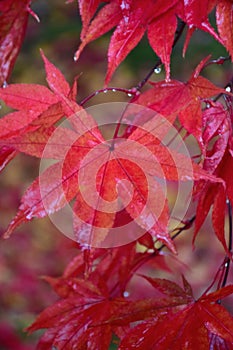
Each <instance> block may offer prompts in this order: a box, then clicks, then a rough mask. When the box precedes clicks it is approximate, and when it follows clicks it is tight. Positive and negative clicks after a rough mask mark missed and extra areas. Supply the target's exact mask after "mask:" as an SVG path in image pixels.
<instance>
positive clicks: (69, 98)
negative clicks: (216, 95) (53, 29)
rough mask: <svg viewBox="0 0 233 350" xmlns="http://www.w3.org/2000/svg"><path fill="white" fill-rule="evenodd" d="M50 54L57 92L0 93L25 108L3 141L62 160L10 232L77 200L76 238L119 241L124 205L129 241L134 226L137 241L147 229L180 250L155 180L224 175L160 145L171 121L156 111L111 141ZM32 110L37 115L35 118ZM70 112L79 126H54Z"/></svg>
mask: <svg viewBox="0 0 233 350" xmlns="http://www.w3.org/2000/svg"><path fill="white" fill-rule="evenodd" d="M43 58H44V61H45V67H46V73H47V81H48V84H49V87H50V89H51V90H52V91H51V90H49V89H48V88H46V87H44V86H40V85H33V84H32V85H30V84H29V85H23V84H16V85H10V86H8V87H7V88H5V89H1V90H0V96H1V97H2V98H3V99H4V100H5V102H6V103H7V104H9V105H10V106H11V107H14V108H17V109H19V110H20V111H25V112H26V113H25V121H24V122H23V123H22V125H21V126H19V122H18V121H17V118H16V121H15V122H14V128H15V130H14V129H13V131H12V133H9V131H6V133H5V137H4V135H3V140H2V141H1V144H2V145H3V146H4V147H8V148H11V149H15V150H16V151H21V152H25V153H27V154H30V155H34V156H37V157H45V158H53V159H56V160H58V162H57V163H56V164H54V165H52V166H51V167H49V168H47V169H46V170H45V172H44V173H42V174H41V175H40V177H39V178H38V179H36V180H35V181H34V183H33V184H32V185H31V186H30V187H29V188H28V190H27V191H26V193H25V195H24V196H23V198H22V201H21V205H20V207H19V211H18V213H17V215H16V217H15V218H14V219H13V220H12V222H11V223H10V225H9V227H8V230H7V232H6V234H5V237H8V236H9V235H10V234H11V233H12V231H13V230H14V229H15V228H16V227H17V226H19V225H20V224H21V223H23V222H24V221H28V220H31V219H32V218H33V217H44V216H47V215H48V214H51V213H54V212H55V211H58V210H59V209H61V208H63V207H64V206H65V205H66V204H67V203H69V202H70V201H71V200H72V199H75V205H74V236H75V239H76V240H78V241H79V242H81V243H82V244H88V245H90V244H92V245H95V246H99V245H101V244H110V245H112V244H113V245H115V244H117V242H116V241H114V239H116V238H114V236H113V235H111V234H110V233H111V232H112V230H111V229H112V228H113V229H114V226H116V222H117V221H116V213H118V212H121V210H122V209H123V208H125V211H126V212H127V213H128V214H129V217H130V218H131V221H132V222H133V224H134V225H136V226H133V228H131V230H130V229H128V227H127V226H126V227H127V229H126V231H127V232H125V235H126V238H125V239H126V241H124V242H123V243H124V244H125V243H128V241H127V239H128V238H127V237H128V236H130V237H131V231H132V230H133V231H134V237H135V239H136V238H138V237H139V236H141V235H143V234H144V233H145V232H147V231H148V232H149V233H150V234H151V235H152V236H156V237H157V238H158V239H159V240H161V241H163V242H164V243H165V244H166V245H167V246H168V247H169V248H170V249H172V250H173V251H174V250H175V249H174V244H173V242H172V240H171V239H170V236H169V233H168V218H169V215H168V203H167V199H166V195H165V192H164V189H163V187H162V186H161V184H160V182H159V181H157V180H156V177H160V178H161V177H162V178H163V179H168V180H172V181H179V180H181V181H187V180H188V181H190V180H199V179H204V180H205V181H206V180H207V181H208V180H209V181H214V182H215V181H217V182H218V180H217V179H216V178H215V177H214V176H212V175H209V174H208V173H206V172H205V171H203V170H202V169H201V168H200V167H199V166H198V165H197V164H195V163H192V162H191V161H190V160H189V159H188V158H187V157H186V156H184V155H183V154H180V153H179V152H176V151H174V150H169V149H167V147H166V146H164V145H163V144H162V143H161V141H160V139H161V136H162V135H164V133H165V134H166V132H168V130H169V128H170V124H169V125H168V126H166V119H163V123H162V126H159V124H161V123H159V121H158V118H157V114H156V116H155V117H154V118H153V116H152V117H151V120H149V121H148V122H147V123H145V124H144V125H143V126H142V127H139V126H138V127H136V129H135V130H134V132H132V133H131V134H130V135H129V137H128V138H127V139H113V140H110V141H105V140H104V138H103V136H102V135H101V133H100V131H99V130H98V128H97V124H96V122H95V120H94V119H93V118H92V117H91V116H90V115H88V114H87V113H86V112H85V111H84V110H83V109H82V108H81V107H80V106H79V105H77V104H76V102H75V101H74V94H75V93H74V88H72V89H71V88H70V87H69V85H68V84H67V82H66V81H65V79H64V77H63V76H62V74H61V72H60V71H59V70H58V69H57V68H56V67H54V65H52V64H51V63H50V62H49V61H48V60H47V59H46V58H45V57H44V56H43ZM211 88H212V86H211ZM214 89H216V88H215V87H214ZM35 91H36V92H37V93H36V94H35ZM211 91H212V90H211ZM214 91H215V90H214ZM218 91H219V90H218ZM31 111H33V112H34V113H35V115H34V116H33V117H32V115H31V113H30V112H31ZM15 113H16V114H15ZM17 113H18V114H17ZM15 115H16V116H17V117H18V116H19V117H22V114H20V112H13V116H15ZM64 115H66V116H67V117H69V118H68V120H69V122H70V124H71V126H72V128H73V130H71V129H67V128H64V127H62V126H61V127H56V126H54V124H55V123H57V121H59V120H60V119H61V118H62V117H63V116H64ZM10 120H12V114H10V115H8V116H6V117H5V118H3V119H2V125H3V127H4V126H5V125H7V123H9V122H10ZM21 127H22V128H21ZM17 133H18V136H16V135H15V134H17ZM152 164H153V166H152ZM158 198H159V200H158ZM90 203H91V204H90ZM122 213H123V212H122ZM118 223H119V220H118ZM120 225H121V228H122V223H121V224H120ZM117 227H118V226H117ZM117 227H116V228H117ZM136 227H137V229H136ZM113 231H114V230H113ZM118 236H119V235H117V237H118ZM122 236H123V235H122ZM108 239H109V240H110V241H108ZM117 239H118V238H117ZM131 240H132V237H131ZM106 242H107V243H106ZM121 243H122V242H121Z"/></svg>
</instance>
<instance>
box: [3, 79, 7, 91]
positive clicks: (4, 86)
mask: <svg viewBox="0 0 233 350" xmlns="http://www.w3.org/2000/svg"><path fill="white" fill-rule="evenodd" d="M7 86H8V84H7V82H6V81H4V82H3V84H2V87H3V89H5V88H6V87H7Z"/></svg>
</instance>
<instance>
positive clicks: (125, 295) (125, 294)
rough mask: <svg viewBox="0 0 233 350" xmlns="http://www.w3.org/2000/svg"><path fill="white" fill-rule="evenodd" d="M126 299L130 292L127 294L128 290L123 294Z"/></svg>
mask: <svg viewBox="0 0 233 350" xmlns="http://www.w3.org/2000/svg"><path fill="white" fill-rule="evenodd" d="M123 295H124V297H125V298H127V297H128V296H129V292H127V291H126V290H125V291H124V293H123Z"/></svg>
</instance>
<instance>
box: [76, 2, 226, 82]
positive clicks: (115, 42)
mask: <svg viewBox="0 0 233 350" xmlns="http://www.w3.org/2000/svg"><path fill="white" fill-rule="evenodd" d="M84 3H85V6H84ZM98 4H99V1H91V2H84V1H82V0H79V7H80V12H81V16H82V20H83V24H84V26H83V29H82V33H81V40H82V43H81V45H80V47H79V49H78V51H77V52H76V53H75V60H78V58H79V56H80V53H81V52H82V50H83V49H84V47H85V46H86V45H87V44H88V43H90V42H91V41H93V40H95V39H97V38H98V37H100V36H101V35H103V34H104V33H106V32H107V31H109V30H110V29H112V28H113V27H116V29H115V31H114V33H113V35H112V37H111V40H110V44H109V49H108V71H107V75H106V78H105V83H106V84H108V83H109V81H110V79H111V77H112V74H113V73H114V71H115V69H116V68H117V67H118V66H119V64H120V63H121V62H122V61H123V60H124V59H125V57H126V56H127V55H128V54H129V53H130V51H132V50H133V48H134V47H135V46H136V45H137V44H138V43H139V41H140V40H141V39H142V37H143V35H144V33H145V32H146V31H147V36H148V40H149V43H150V46H151V47H152V49H153V50H154V51H155V53H156V54H157V55H158V56H159V57H160V59H161V61H162V63H164V65H165V69H166V80H167V81H169V78H170V56H171V51H172V46H173V42H174V35H175V31H176V27H177V20H176V16H177V15H178V16H179V17H180V18H181V19H182V20H183V21H184V22H185V23H187V25H188V32H187V38H186V42H185V44H184V50H183V51H184V53H185V51H186V49H187V46H188V42H189V40H190V38H191V35H192V33H193V32H194V30H195V28H199V29H201V30H204V31H206V32H208V33H209V34H211V35H212V36H213V37H214V38H215V39H216V40H217V41H219V42H220V43H221V44H222V45H226V48H227V49H228V50H230V47H231V45H232V44H231V37H230V34H229V33H231V31H230V29H231V22H230V16H231V15H229V14H228V12H229V13H231V11H230V10H231V8H230V6H231V5H230V1H229V2H228V0H225V2H223V4H222V3H221V4H220V5H219V8H218V10H217V11H218V15H217V16H218V17H217V19H218V22H219V28H220V32H221V36H220V37H219V36H218V34H217V33H216V32H215V31H214V29H213V27H212V26H211V25H210V23H209V21H208V14H209V13H210V12H211V11H212V9H213V8H214V6H215V5H216V1H215V0H211V1H209V0H205V1H202V3H201V5H200V3H199V1H196V0H195V1H186V2H183V1H178V0H177V1H176V0H174V1H169V2H168V1H157V2H154V1H152V0H150V1H147V2H146V3H145V2H143V1H142V0H136V1H135V0H134V1H132V0H122V1H121V0H114V1H110V3H107V4H106V5H105V6H103V7H102V8H101V9H100V11H99V12H98V13H97V14H96V16H95V17H94V19H93V20H92V21H91V17H92V16H93V15H94V13H95V12H96V9H97V6H98ZM87 9H89V12H88V11H87ZM228 10H229V11H228ZM222 16H224V19H225V18H226V20H227V23H228V26H227V30H226V28H225V29H223V28H222V25H221V23H222V21H221V17H222ZM224 23H225V22H224Z"/></svg>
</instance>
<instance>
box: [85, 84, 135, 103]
mask: <svg viewBox="0 0 233 350" xmlns="http://www.w3.org/2000/svg"><path fill="white" fill-rule="evenodd" d="M108 91H111V92H116V91H118V92H123V93H125V94H127V95H128V96H129V97H132V96H136V95H138V91H137V90H136V89H123V88H119V87H106V88H105V89H100V90H96V91H95V92H93V93H92V94H90V95H89V96H87V97H85V98H84V99H83V100H82V101H81V102H80V103H79V105H80V106H84V105H85V104H86V103H87V102H88V101H90V100H91V99H92V98H93V97H95V96H97V95H99V94H100V93H104V94H105V93H107V92H108Z"/></svg>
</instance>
